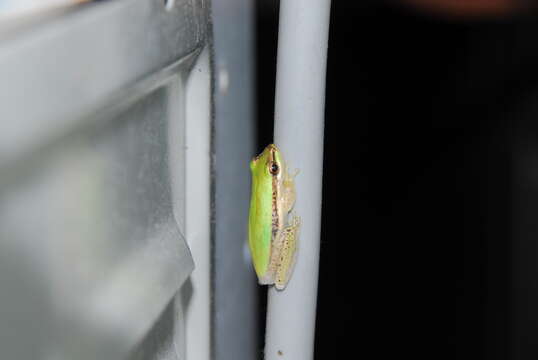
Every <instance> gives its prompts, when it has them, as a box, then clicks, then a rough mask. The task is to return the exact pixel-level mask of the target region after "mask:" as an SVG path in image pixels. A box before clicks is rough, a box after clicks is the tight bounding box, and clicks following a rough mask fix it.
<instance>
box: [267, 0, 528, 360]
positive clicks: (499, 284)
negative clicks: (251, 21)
mask: <svg viewBox="0 0 538 360" xmlns="http://www.w3.org/2000/svg"><path fill="white" fill-rule="evenodd" d="M357 3H358V4H357ZM257 4H258V5H257V6H258V8H257V21H258V24H257V29H258V39H257V40H258V45H257V56H258V69H257V77H258V79H257V81H258V118H259V150H261V149H262V148H263V147H264V146H265V145H266V144H267V143H269V142H271V141H272V136H271V135H272V121H273V118H272V116H273V106H274V79H275V67H276V44H277V42H276V40H277V34H278V3H273V2H271V1H258V2H257ZM537 35H538V23H537V17H536V15H535V13H534V12H531V11H530V10H529V11H526V12H519V13H518V12H516V13H511V14H504V15H499V14H496V15H493V16H483V17H480V16H472V17H461V16H458V17H455V16H453V15H447V14H443V13H431V12H428V11H422V10H420V11H419V10H416V9H414V8H413V7H411V6H401V5H397V4H394V3H382V2H379V1H342V0H340V1H338V0H335V1H333V4H332V15H331V28H330V38H329V59H328V71H327V102H326V125H325V131H326V132H325V159H324V161H325V171H324V187H323V191H324V193H323V201H324V203H323V223H322V240H321V241H322V243H321V268H320V283H319V300H318V314H317V333H316V347H315V351H316V359H333V358H334V359H337V358H374V359H384V358H387V357H388V356H389V355H391V356H394V354H396V356H411V357H412V358H428V359H432V358H433V359H435V358H439V357H447V358H457V359H536V358H537V357H538V264H537V263H538V225H537V223H538V131H537V126H536V122H537V121H538V37H537ZM261 298H262V299H263V298H264V296H262V297H261ZM373 354H374V355H373Z"/></svg>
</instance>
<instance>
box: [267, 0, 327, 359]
mask: <svg viewBox="0 0 538 360" xmlns="http://www.w3.org/2000/svg"><path fill="white" fill-rule="evenodd" d="M329 12H330V0H282V1H281V2H280V24H279V35H278V39H279V43H278V59H277V79H276V103H275V143H276V145H277V146H278V147H279V148H280V149H281V151H282V152H283V153H284V156H285V157H286V158H287V159H288V162H289V165H290V168H291V170H292V171H293V169H294V168H298V169H299V170H300V172H299V174H298V175H297V177H296V186H297V189H296V191H297V201H296V203H295V211H296V212H297V214H298V215H299V216H301V218H302V227H301V234H300V238H299V249H298V251H299V252H298V256H297V263H296V267H295V270H294V273H293V276H292V278H291V280H290V282H289V283H288V286H287V287H286V289H285V290H284V291H277V290H276V289H275V288H274V287H271V288H270V289H269V295H268V310H267V330H266V331H267V332H266V344H265V358H266V359H268V360H276V359H279V360H286V359H290V360H311V359H313V356H314V354H313V353H314V333H315V321H316V302H317V285H318V266H319V236H320V218H321V186H322V174H323V125H324V109H325V72H326V63H327V40H328V31H329Z"/></svg>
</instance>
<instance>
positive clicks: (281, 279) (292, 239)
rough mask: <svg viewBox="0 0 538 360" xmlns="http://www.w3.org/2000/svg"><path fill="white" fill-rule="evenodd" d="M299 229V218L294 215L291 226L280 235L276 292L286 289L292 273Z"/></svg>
mask: <svg viewBox="0 0 538 360" xmlns="http://www.w3.org/2000/svg"><path fill="white" fill-rule="evenodd" d="M300 227H301V218H300V217H298V216H296V215H295V214H294V215H293V219H292V221H291V224H290V225H289V226H287V227H285V228H284V230H282V233H281V234H280V237H281V238H280V243H281V250H280V254H279V258H278V259H277V266H276V274H275V287H276V288H277V289H278V290H283V289H284V288H285V287H286V285H287V284H288V281H289V279H290V277H291V274H292V272H293V268H294V266H295V261H296V254H297V247H298V246H297V245H298V244H297V242H298V237H299V229H300Z"/></svg>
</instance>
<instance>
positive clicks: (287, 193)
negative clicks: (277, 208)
mask: <svg viewBox="0 0 538 360" xmlns="http://www.w3.org/2000/svg"><path fill="white" fill-rule="evenodd" d="M298 173H299V170H298V169H297V170H295V172H294V173H293V174H291V173H289V171H288V168H286V170H285V172H284V177H283V179H282V187H281V194H280V201H281V203H282V207H283V210H284V211H285V212H288V211H290V210H291V209H292V208H293V205H294V204H295V181H294V179H295V176H297V174H298Z"/></svg>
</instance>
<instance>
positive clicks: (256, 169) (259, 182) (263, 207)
mask: <svg viewBox="0 0 538 360" xmlns="http://www.w3.org/2000/svg"><path fill="white" fill-rule="evenodd" d="M250 169H251V171H252V194H251V198H250V211H249V219H248V242H249V246H250V251H251V253H252V259H253V262H254V268H255V270H256V274H257V275H258V278H259V279H260V280H262V279H263V277H264V276H265V275H266V273H267V269H268V267H269V259H270V257H271V236H272V221H273V219H272V216H273V214H272V213H273V211H272V197H273V191H272V177H271V175H270V174H268V173H267V171H266V159H265V158H264V157H263V156H262V157H260V158H258V159H255V160H253V161H252V163H251V164H250Z"/></svg>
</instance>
